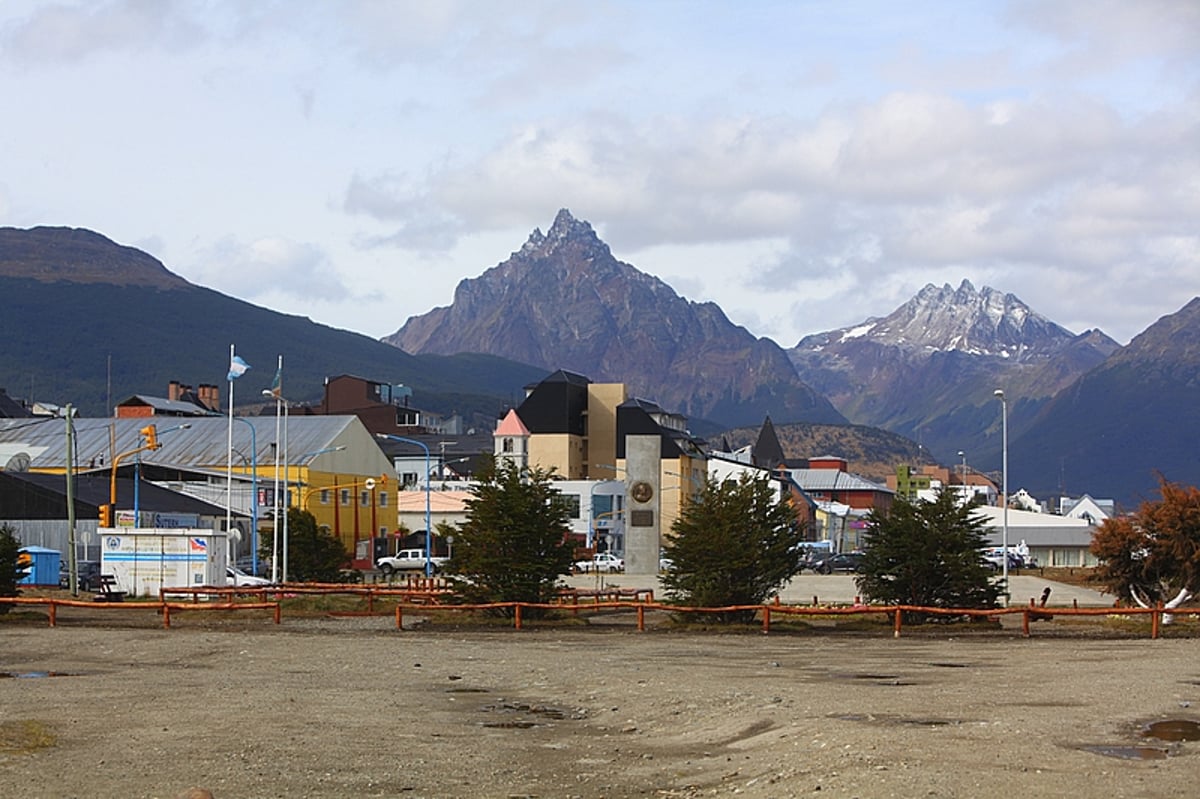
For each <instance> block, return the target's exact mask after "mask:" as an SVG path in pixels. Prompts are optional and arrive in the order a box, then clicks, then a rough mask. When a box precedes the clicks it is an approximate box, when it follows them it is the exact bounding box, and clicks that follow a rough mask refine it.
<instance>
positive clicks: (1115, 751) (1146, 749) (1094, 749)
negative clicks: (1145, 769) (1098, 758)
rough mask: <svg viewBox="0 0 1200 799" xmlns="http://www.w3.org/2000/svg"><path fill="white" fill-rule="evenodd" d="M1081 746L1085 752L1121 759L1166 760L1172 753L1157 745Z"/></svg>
mask: <svg viewBox="0 0 1200 799" xmlns="http://www.w3.org/2000/svg"><path fill="white" fill-rule="evenodd" d="M1079 748H1080V749H1082V750H1083V751H1084V752H1091V753H1092V754H1094V755H1104V756H1105V757H1115V758H1119V759H1121V760H1166V759H1167V757H1168V756H1169V755H1170V752H1168V751H1167V750H1166V749H1161V748H1159V747H1157V746H1108V745H1106V744H1097V745H1095V746H1081V747H1079Z"/></svg>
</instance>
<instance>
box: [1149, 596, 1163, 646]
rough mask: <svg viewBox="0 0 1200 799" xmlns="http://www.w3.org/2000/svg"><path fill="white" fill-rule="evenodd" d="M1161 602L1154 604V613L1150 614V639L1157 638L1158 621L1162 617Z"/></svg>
mask: <svg viewBox="0 0 1200 799" xmlns="http://www.w3.org/2000/svg"><path fill="white" fill-rule="evenodd" d="M1162 606H1163V603H1162V602H1155V603H1154V612H1153V613H1151V614H1150V637H1151V638H1158V625H1159V624H1160V623H1161V622H1160V621H1159V619H1160V618H1161V617H1162Z"/></svg>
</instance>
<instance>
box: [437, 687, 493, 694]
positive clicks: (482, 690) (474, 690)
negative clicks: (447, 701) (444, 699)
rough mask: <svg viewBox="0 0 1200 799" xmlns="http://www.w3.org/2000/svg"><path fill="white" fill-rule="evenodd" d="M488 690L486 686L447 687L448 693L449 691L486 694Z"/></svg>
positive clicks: (453, 692) (450, 692)
mask: <svg viewBox="0 0 1200 799" xmlns="http://www.w3.org/2000/svg"><path fill="white" fill-rule="evenodd" d="M487 692H488V689H486V688H447V689H446V693H448V694H486V693H487Z"/></svg>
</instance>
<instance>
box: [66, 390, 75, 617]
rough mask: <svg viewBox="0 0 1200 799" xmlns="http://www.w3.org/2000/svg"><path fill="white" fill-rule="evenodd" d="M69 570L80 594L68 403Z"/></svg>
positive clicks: (72, 439) (72, 437) (72, 432)
mask: <svg viewBox="0 0 1200 799" xmlns="http://www.w3.org/2000/svg"><path fill="white" fill-rule="evenodd" d="M64 410H65V411H66V412H67V461H66V463H67V547H68V549H70V550H71V551H70V552H68V553H67V571H68V573H69V574H70V575H71V577H70V588H71V596H79V559H78V556H77V555H76V552H75V546H76V545H75V428H74V419H73V417H74V416H75V411H74V409H72V408H71V403H69V402H68V403H67V406H66V408H64Z"/></svg>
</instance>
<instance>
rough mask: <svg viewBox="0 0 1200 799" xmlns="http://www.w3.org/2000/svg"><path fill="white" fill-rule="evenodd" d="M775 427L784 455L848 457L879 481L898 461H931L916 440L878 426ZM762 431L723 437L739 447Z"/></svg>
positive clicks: (852, 466) (734, 432)
mask: <svg viewBox="0 0 1200 799" xmlns="http://www.w3.org/2000/svg"><path fill="white" fill-rule="evenodd" d="M774 428H775V436H776V438H778V439H779V444H780V446H781V447H782V448H783V453H784V456H785V457H795V458H812V457H821V456H825V455H836V456H837V457H839V458H845V459H846V462H847V464H848V468H849V470H850V471H851V472H853V473H854V474H858V475H862V476H863V477H866V478H868V479H870V480H874V481H876V482H877V483H886V482H887V479H888V477H890V476H895V474H896V465H897V464H901V463H907V464H911V465H914V466H916V465H919V464H925V463H928V462H929V453H927V452H925V451H924V449H922V448H921V447H920V446H919V445H918V444H917V443H916V442H915V441H912V440H910V439H907V438H905V437H904V436H900V435H896V434H895V433H889V432H888V431H887V430H881V429H880V428H878V427H864V426H862V425H845V424H839V425H834V424H807V423H804V422H796V423H792V424H781V425H774ZM760 431H761V426H759V427H739V428H737V429H734V430H729V431H727V432H726V433H724V434H723V439H724V441H725V442H727V443H728V444H729V446H730V447H732V448H734V449H738V448H740V447H744V446H746V445H747V444H754V443H755V442H756V441H757V440H758V435H759V432H760Z"/></svg>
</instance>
